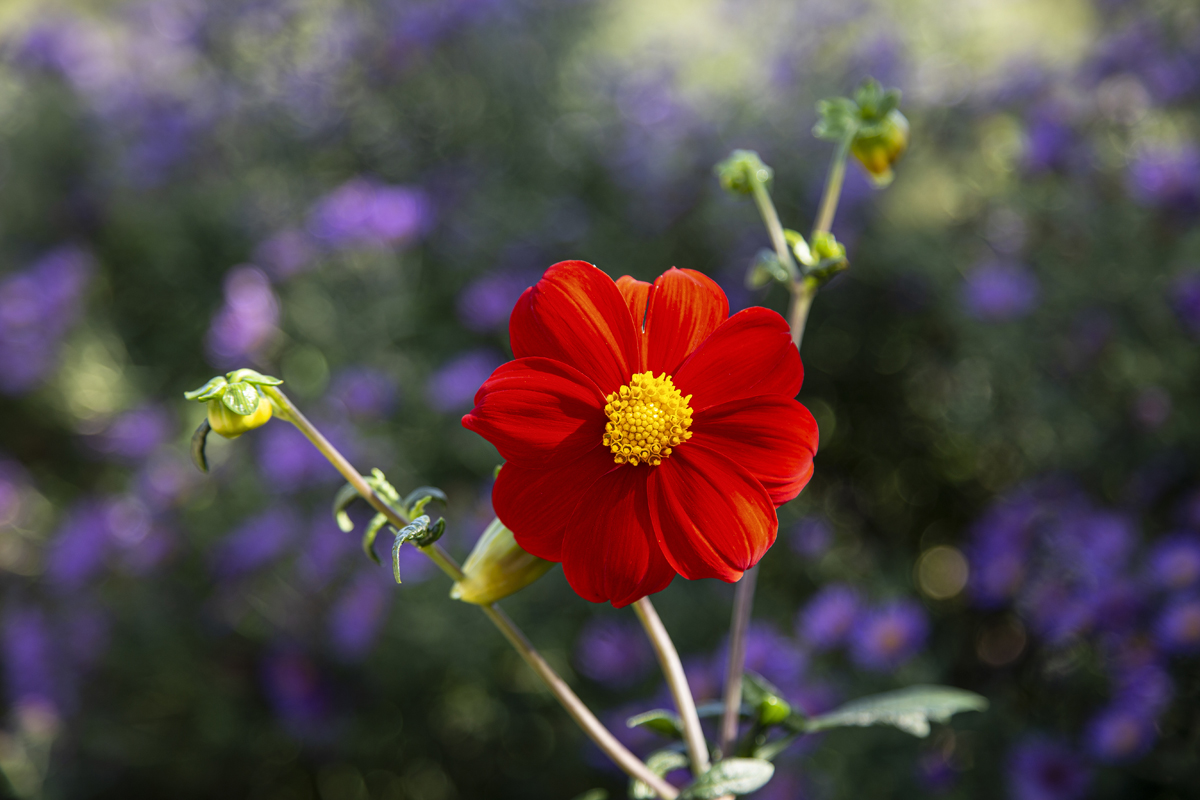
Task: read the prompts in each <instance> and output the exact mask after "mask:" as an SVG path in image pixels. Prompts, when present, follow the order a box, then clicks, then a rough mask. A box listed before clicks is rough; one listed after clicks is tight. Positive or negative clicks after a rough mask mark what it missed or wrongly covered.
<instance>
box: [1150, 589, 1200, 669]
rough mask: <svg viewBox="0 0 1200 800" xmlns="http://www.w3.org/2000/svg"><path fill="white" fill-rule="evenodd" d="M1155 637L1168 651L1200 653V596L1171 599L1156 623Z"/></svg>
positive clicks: (1188, 653)
mask: <svg viewBox="0 0 1200 800" xmlns="http://www.w3.org/2000/svg"><path fill="white" fill-rule="evenodd" d="M1154 638H1155V641H1157V642H1158V645H1159V647H1161V648H1162V649H1163V650H1165V651H1166V652H1168V653H1174V654H1178V655H1195V654H1196V653H1200V596H1196V595H1187V596H1184V597H1177V598H1175V599H1173V600H1171V601H1170V602H1169V603H1168V604H1167V606H1166V608H1164V609H1163V611H1162V614H1161V615H1160V616H1159V618H1158V621H1157V622H1156V623H1155V626H1154Z"/></svg>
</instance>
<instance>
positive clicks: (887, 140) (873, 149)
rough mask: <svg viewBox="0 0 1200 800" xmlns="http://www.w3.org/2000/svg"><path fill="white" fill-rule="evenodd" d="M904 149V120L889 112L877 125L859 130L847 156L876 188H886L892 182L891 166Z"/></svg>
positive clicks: (906, 125) (896, 112) (905, 129)
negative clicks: (863, 171)
mask: <svg viewBox="0 0 1200 800" xmlns="http://www.w3.org/2000/svg"><path fill="white" fill-rule="evenodd" d="M907 147H908V120H907V119H905V117H904V115H903V114H901V113H900V110H899V109H896V108H893V109H892V110H891V111H889V112H887V114H886V115H885V116H884V117H883V118H882V119H880V120H879V121H878V122H875V123H873V124H870V125H863V126H862V127H860V128H859V130H858V132H857V133H856V134H855V135H854V141H853V142H851V144H850V152H851V153H852V154H853V155H854V157H855V158H857V159H858V161H859V163H860V164H862V165H863V167H865V168H866V170H867V172H868V173H870V175H871V179H872V180H873V181H874V182H875V184H876V185H877V186H886V185H887V184H889V183H891V182H892V165H893V164H895V163H896V162H897V161H899V160H900V156H902V155H903V154H904V151H905V149H906V148H907Z"/></svg>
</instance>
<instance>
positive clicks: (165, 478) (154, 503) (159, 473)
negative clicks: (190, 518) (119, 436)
mask: <svg viewBox="0 0 1200 800" xmlns="http://www.w3.org/2000/svg"><path fill="white" fill-rule="evenodd" d="M199 479H200V474H199V472H197V470H196V468H195V467H194V466H192V465H191V463H189V462H188V460H187V459H186V457H183V456H181V455H180V454H178V453H175V452H171V451H160V452H158V453H156V454H155V455H153V456H152V457H151V458H149V459H148V460H147V461H146V462H145V463H144V464H143V466H142V468H141V469H140V470H139V471H138V476H137V495H138V497H140V498H141V499H142V501H143V502H145V503H146V504H147V505H148V506H149V507H150V508H151V509H153V510H155V511H163V510H165V509H167V508H170V507H171V506H174V505H175V504H176V503H178V502H180V501H181V500H182V499H183V498H185V497H186V496H187V494H188V492H189V491H190V490H191V488H192V487H193V486H195V485H196V484H197V483H198V482H199Z"/></svg>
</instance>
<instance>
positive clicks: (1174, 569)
mask: <svg viewBox="0 0 1200 800" xmlns="http://www.w3.org/2000/svg"><path fill="white" fill-rule="evenodd" d="M1146 560H1147V563H1148V565H1149V570H1150V576H1151V579H1152V580H1153V581H1154V584H1155V585H1156V586H1159V587H1161V588H1163V589H1167V590H1170V591H1176V590H1179V589H1190V588H1192V587H1193V586H1195V585H1196V583H1197V582H1200V535H1197V534H1194V533H1176V534H1172V535H1170V536H1166V537H1164V538H1163V539H1161V540H1159V541H1158V542H1157V543H1156V544H1155V545H1154V548H1153V549H1152V550H1151V551H1150V554H1149V556H1147V559H1146Z"/></svg>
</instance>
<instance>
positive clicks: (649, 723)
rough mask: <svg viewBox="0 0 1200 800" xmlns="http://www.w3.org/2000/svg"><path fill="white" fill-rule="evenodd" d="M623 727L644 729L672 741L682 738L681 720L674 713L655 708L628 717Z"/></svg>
mask: <svg viewBox="0 0 1200 800" xmlns="http://www.w3.org/2000/svg"><path fill="white" fill-rule="evenodd" d="M625 725H626V726H627V727H630V728H639V727H641V728H645V729H647V730H651V731H654V732H655V733H657V734H660V735H662V736H670V737H671V738H674V739H682V738H683V720H681V719H680V718H679V715H678V714H676V713H675V712H674V711H668V710H667V709H665V708H656V709H654V710H653V711H647V712H645V713H642V714H638V715H636V716H633V717H630V718H629V719H627V720H625Z"/></svg>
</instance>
